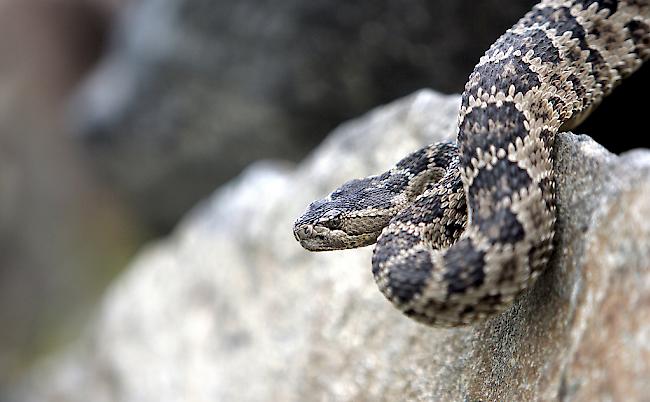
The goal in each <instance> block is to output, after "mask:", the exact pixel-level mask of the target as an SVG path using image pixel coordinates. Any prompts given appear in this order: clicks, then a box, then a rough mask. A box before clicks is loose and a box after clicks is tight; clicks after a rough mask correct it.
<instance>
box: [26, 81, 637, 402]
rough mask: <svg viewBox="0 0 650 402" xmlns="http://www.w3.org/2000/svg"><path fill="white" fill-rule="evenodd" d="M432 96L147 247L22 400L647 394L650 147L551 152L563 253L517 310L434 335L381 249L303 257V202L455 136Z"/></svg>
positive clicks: (263, 175)
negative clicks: (399, 305)
mask: <svg viewBox="0 0 650 402" xmlns="http://www.w3.org/2000/svg"><path fill="white" fill-rule="evenodd" d="M458 104H459V99H458V97H456V96H453V97H442V96H440V95H437V94H435V93H433V92H429V91H422V92H419V93H417V94H415V95H413V96H410V97H408V98H406V99H403V100H401V101H398V102H396V103H394V104H392V105H389V106H387V107H384V108H381V109H378V110H377V111H374V112H372V113H370V114H369V115H367V116H365V117H363V118H360V119H358V120H355V121H352V122H350V123H347V124H345V125H343V126H342V127H340V128H339V129H338V130H337V131H336V132H335V133H333V134H332V135H331V136H330V137H329V138H328V140H327V141H326V142H325V143H324V144H323V145H322V146H321V147H320V148H319V149H318V150H317V151H316V152H315V153H313V154H312V155H311V156H310V157H309V158H308V159H307V160H306V161H304V162H303V163H302V164H301V165H300V166H299V167H298V168H297V169H290V168H287V167H282V166H278V165H269V164H261V165H256V166H255V167H253V168H251V169H250V170H248V171H247V172H246V173H245V174H244V175H242V176H241V177H240V178H239V179H237V180H236V181H235V182H233V183H231V184H229V185H228V186H226V187H225V188H223V189H222V190H220V191H219V192H218V193H217V194H216V195H215V196H214V197H212V198H211V199H210V200H207V201H205V202H204V204H203V205H202V206H201V207H199V208H197V209H196V210H195V211H194V212H193V213H192V214H191V216H189V217H188V218H187V219H186V220H185V221H184V223H183V224H182V225H180V227H178V229H177V230H176V232H175V234H174V235H173V236H171V237H170V238H169V239H168V240H166V241H165V242H161V243H159V244H156V245H154V246H151V247H150V248H149V249H147V250H146V251H144V252H143V253H142V254H141V255H140V257H139V258H138V259H137V260H136V261H135V262H134V263H133V265H132V266H131V268H130V269H129V271H128V272H127V273H126V274H125V275H123V276H122V277H121V278H120V279H119V280H118V281H116V282H115V284H114V285H113V287H112V288H111V289H110V291H109V292H108V294H107V295H106V297H105V300H104V303H103V305H102V307H101V309H100V311H99V314H98V316H97V320H96V321H95V322H94V323H93V324H92V325H91V327H90V328H89V330H88V331H87V332H86V333H85V334H84V335H83V337H82V338H81V339H80V340H79V341H78V342H76V344H74V345H73V346H72V347H71V349H70V350H68V351H66V352H65V353H62V354H61V355H60V356H58V357H55V358H52V360H51V361H49V362H47V363H46V364H44V365H43V366H42V368H41V369H40V370H38V371H36V372H35V373H34V374H33V375H32V376H31V377H30V379H28V380H27V381H26V383H25V387H24V388H23V389H22V390H18V391H17V394H15V400H20V401H60V400H65V401H72V402H74V401H79V402H81V401H88V400H93V401H116V400H117V401H134V402H135V401H138V402H148V401H152V402H153V401H156V402H158V401H186V400H191V401H215V400H223V401H227V400H237V401H266V400H269V401H278V400H281V401H305V400H337V401H364V400H367V401H377V400H385V401H396V400H420V401H428V400H431V401H437V400H443V401H463V400H466V401H476V400H483V401H492V400H549V401H556V400H562V401H594V400H626V401H631V400H644V398H645V399H646V400H647V396H648V395H650V382H648V381H647V379H648V378H650V270H648V264H649V263H648V261H650V224H648V220H647V217H648V216H649V215H650V152H648V151H634V152H631V153H627V154H624V155H622V156H620V157H617V156H614V155H612V154H610V153H608V152H607V151H606V150H605V149H603V148H602V147H600V146H599V145H597V144H596V143H595V142H593V141H592V140H590V139H589V138H588V137H586V136H575V135H572V134H562V135H560V136H559V139H558V143H557V146H556V155H557V159H558V163H557V180H558V187H559V210H558V212H559V222H558V236H557V242H556V243H557V245H558V246H557V253H556V256H555V258H554V259H553V262H552V264H551V266H550V267H549V269H548V270H547V271H546V272H545V273H544V274H543V275H542V276H541V277H540V279H539V281H538V282H537V283H536V284H535V286H534V287H533V288H531V289H530V290H529V291H527V292H525V294H523V295H522V296H521V297H519V298H518V299H517V301H516V303H515V304H514V306H513V307H512V308H511V309H509V310H507V311H506V312H504V313H503V314H501V315H499V316H497V317H494V318H493V319H491V320H489V321H487V322H485V323H484V324H481V325H477V326H474V327H469V328H460V329H431V328H427V327H424V326H421V325H419V324H416V323H415V322H413V321H411V320H409V319H406V318H405V317H403V316H402V315H401V314H400V313H399V312H397V311H396V310H394V309H393V307H391V305H390V304H389V303H388V302H387V301H386V300H385V299H384V298H383V296H382V295H381V294H380V292H379V291H378V290H377V289H376V286H375V284H374V283H373V280H372V275H371V272H370V252H371V249H370V248H366V249H362V250H348V251H341V252H330V253H308V252H306V251H304V250H302V249H301V248H299V246H298V244H297V243H296V242H295V240H294V239H293V237H292V234H291V224H292V220H293V219H294V218H295V217H296V216H298V215H299V214H300V212H302V210H303V208H304V207H305V206H306V204H307V203H308V202H309V201H310V200H312V199H314V198H316V197H318V196H321V195H323V194H325V193H326V192H328V191H330V190H331V189H332V188H333V187H335V186H337V185H338V184H340V183H341V182H342V181H344V180H346V179H349V178H351V177H356V176H362V175H367V174H371V173H376V172H379V171H381V170H382V169H385V168H387V167H388V166H389V165H391V164H392V163H394V162H395V161H397V160H399V159H400V157H402V156H403V155H404V154H405V153H406V152H408V151H409V150H413V149H416V148H417V147H419V146H421V145H422V144H424V143H426V142H428V141H438V140H441V139H444V138H448V137H450V136H451V135H452V134H453V131H454V125H455V122H456V110H457V108H458Z"/></svg>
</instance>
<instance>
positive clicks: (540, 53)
mask: <svg viewBox="0 0 650 402" xmlns="http://www.w3.org/2000/svg"><path fill="white" fill-rule="evenodd" d="M648 58H650V0H543V1H541V2H539V3H538V4H536V5H535V6H533V8H532V10H531V11H529V12H528V13H527V14H525V15H524V16H523V17H522V18H521V19H520V20H519V21H518V22H517V23H516V24H515V25H514V26H513V27H512V28H510V29H508V30H507V31H506V32H505V33H504V34H503V35H502V36H501V37H500V38H499V39H497V40H496V42H494V44H493V45H492V46H491V47H490V48H489V49H488V50H487V51H486V52H485V54H484V55H483V56H482V57H481V58H480V59H479V62H478V64H477V65H476V66H475V68H474V70H473V72H472V73H471V74H470V76H469V79H468V81H467V83H466V85H465V89H464V92H463V94H462V96H461V106H460V110H459V113H458V126H457V127H458V128H457V138H456V140H455V141H449V142H442V143H434V144H430V145H427V146H425V147H423V148H421V149H419V150H417V151H415V152H413V153H411V154H409V155H407V156H406V157H404V158H403V159H402V160H400V161H399V162H397V164H395V165H394V166H393V167H392V168H391V169H390V170H388V171H386V172H384V173H381V174H378V175H373V176H369V177H365V178H360V179H354V180H351V181H348V182H346V183H344V184H343V185H341V186H340V187H339V188H337V189H335V190H334V191H333V192H331V193H330V194H329V195H327V196H326V197H324V198H323V199H320V200H317V201H314V202H312V203H311V204H309V206H308V207H307V209H306V211H305V212H304V214H302V215H301V216H300V217H299V218H298V219H297V220H296V221H295V223H294V226H293V234H294V236H295V238H296V240H297V241H298V242H299V243H300V245H301V246H302V247H304V248H305V249H307V250H310V251H326V250H339V249H348V248H356V247H363V246H368V245H371V244H375V247H374V250H373V255H372V274H373V277H374V279H375V282H376V283H377V286H378V287H379V290H380V291H381V292H382V293H383V294H384V296H386V298H387V299H388V300H389V301H390V302H391V303H392V304H393V305H394V306H395V307H396V308H397V309H399V310H400V311H401V312H403V313H404V314H405V315H406V316H407V317H410V318H412V319H414V320H415V321H417V322H419V323H422V324H425V325H429V326H434V327H457V326H465V325H473V324H476V323H479V322H483V321H485V320H486V319H488V318H489V317H493V316H495V315H496V314H498V313H500V312H503V311H504V310H506V309H507V308H508V307H510V306H511V305H512V304H513V302H514V300H515V299H516V298H517V296H519V295H520V294H521V293H522V292H523V291H524V290H525V289H528V288H530V287H531V286H532V285H533V284H534V283H535V280H536V278H538V277H539V275H540V274H541V273H542V272H544V270H545V268H546V267H547V266H548V265H549V264H550V261H551V258H552V255H553V252H554V250H555V249H557V248H558V247H557V246H556V245H554V238H555V222H556V199H555V193H556V190H555V175H554V159H553V147H554V142H555V137H556V135H557V133H558V132H562V131H568V130H571V129H573V128H575V127H576V126H578V125H579V124H580V123H581V122H582V121H583V120H584V119H585V118H586V117H587V116H589V114H590V113H591V112H592V111H593V110H594V109H595V108H596V107H597V106H598V105H599V104H600V103H601V101H602V100H603V99H604V98H605V97H606V96H607V95H609V94H610V93H611V92H612V90H613V89H614V88H615V87H616V86H617V85H618V84H620V83H621V82H622V81H623V80H624V79H625V78H626V77H628V76H630V75H631V74H632V73H633V72H634V71H636V70H637V69H639V67H640V66H641V65H642V64H643V62H644V61H646V60H647V59H648Z"/></svg>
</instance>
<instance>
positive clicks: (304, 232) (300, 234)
mask: <svg viewBox="0 0 650 402" xmlns="http://www.w3.org/2000/svg"><path fill="white" fill-rule="evenodd" d="M313 234H314V228H313V227H312V226H311V225H305V226H302V227H300V228H298V229H297V230H295V231H294V235H295V237H296V239H297V240H305V239H309V238H310V237H312V236H313Z"/></svg>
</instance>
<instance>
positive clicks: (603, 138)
mask: <svg viewBox="0 0 650 402" xmlns="http://www.w3.org/2000/svg"><path fill="white" fill-rule="evenodd" d="M649 89H650V65H649V64H648V63H646V64H645V66H643V67H641V69H640V70H639V71H637V72H636V73H634V74H633V75H632V76H631V77H629V78H627V79H626V80H625V81H624V82H623V84H621V86H620V87H618V88H616V89H615V90H614V92H613V93H612V94H611V95H610V96H608V97H607V98H606V99H605V100H604V101H603V103H602V105H600V107H599V108H598V109H597V110H596V111H595V112H594V113H592V115H591V116H589V118H588V119H587V120H586V121H585V122H584V123H583V124H581V125H580V126H579V127H578V128H576V129H575V130H574V131H575V132H576V133H581V134H588V135H590V136H591V137H592V138H593V139H594V140H596V141H597V142H598V143H600V144H601V145H603V146H604V147H605V148H607V149H608V150H610V151H611V152H614V153H616V154H619V153H621V152H625V151H628V150H630V149H634V148H650V135H648V130H647V129H645V127H644V126H645V125H644V124H643V122H642V119H643V118H645V117H647V116H648V112H650V102H648V90H649Z"/></svg>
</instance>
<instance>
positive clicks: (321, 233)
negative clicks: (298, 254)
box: [293, 224, 349, 251]
mask: <svg viewBox="0 0 650 402" xmlns="http://www.w3.org/2000/svg"><path fill="white" fill-rule="evenodd" d="M293 235H294V237H295V238H296V240H298V242H300V245H301V246H302V247H303V248H305V249H307V250H309V251H330V250H340V249H344V248H349V247H348V246H347V242H346V239H348V237H349V236H348V235H347V233H345V232H344V231H342V230H336V229H330V228H327V227H325V226H322V225H319V224H315V225H312V224H303V225H297V226H296V227H295V228H294V230H293Z"/></svg>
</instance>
